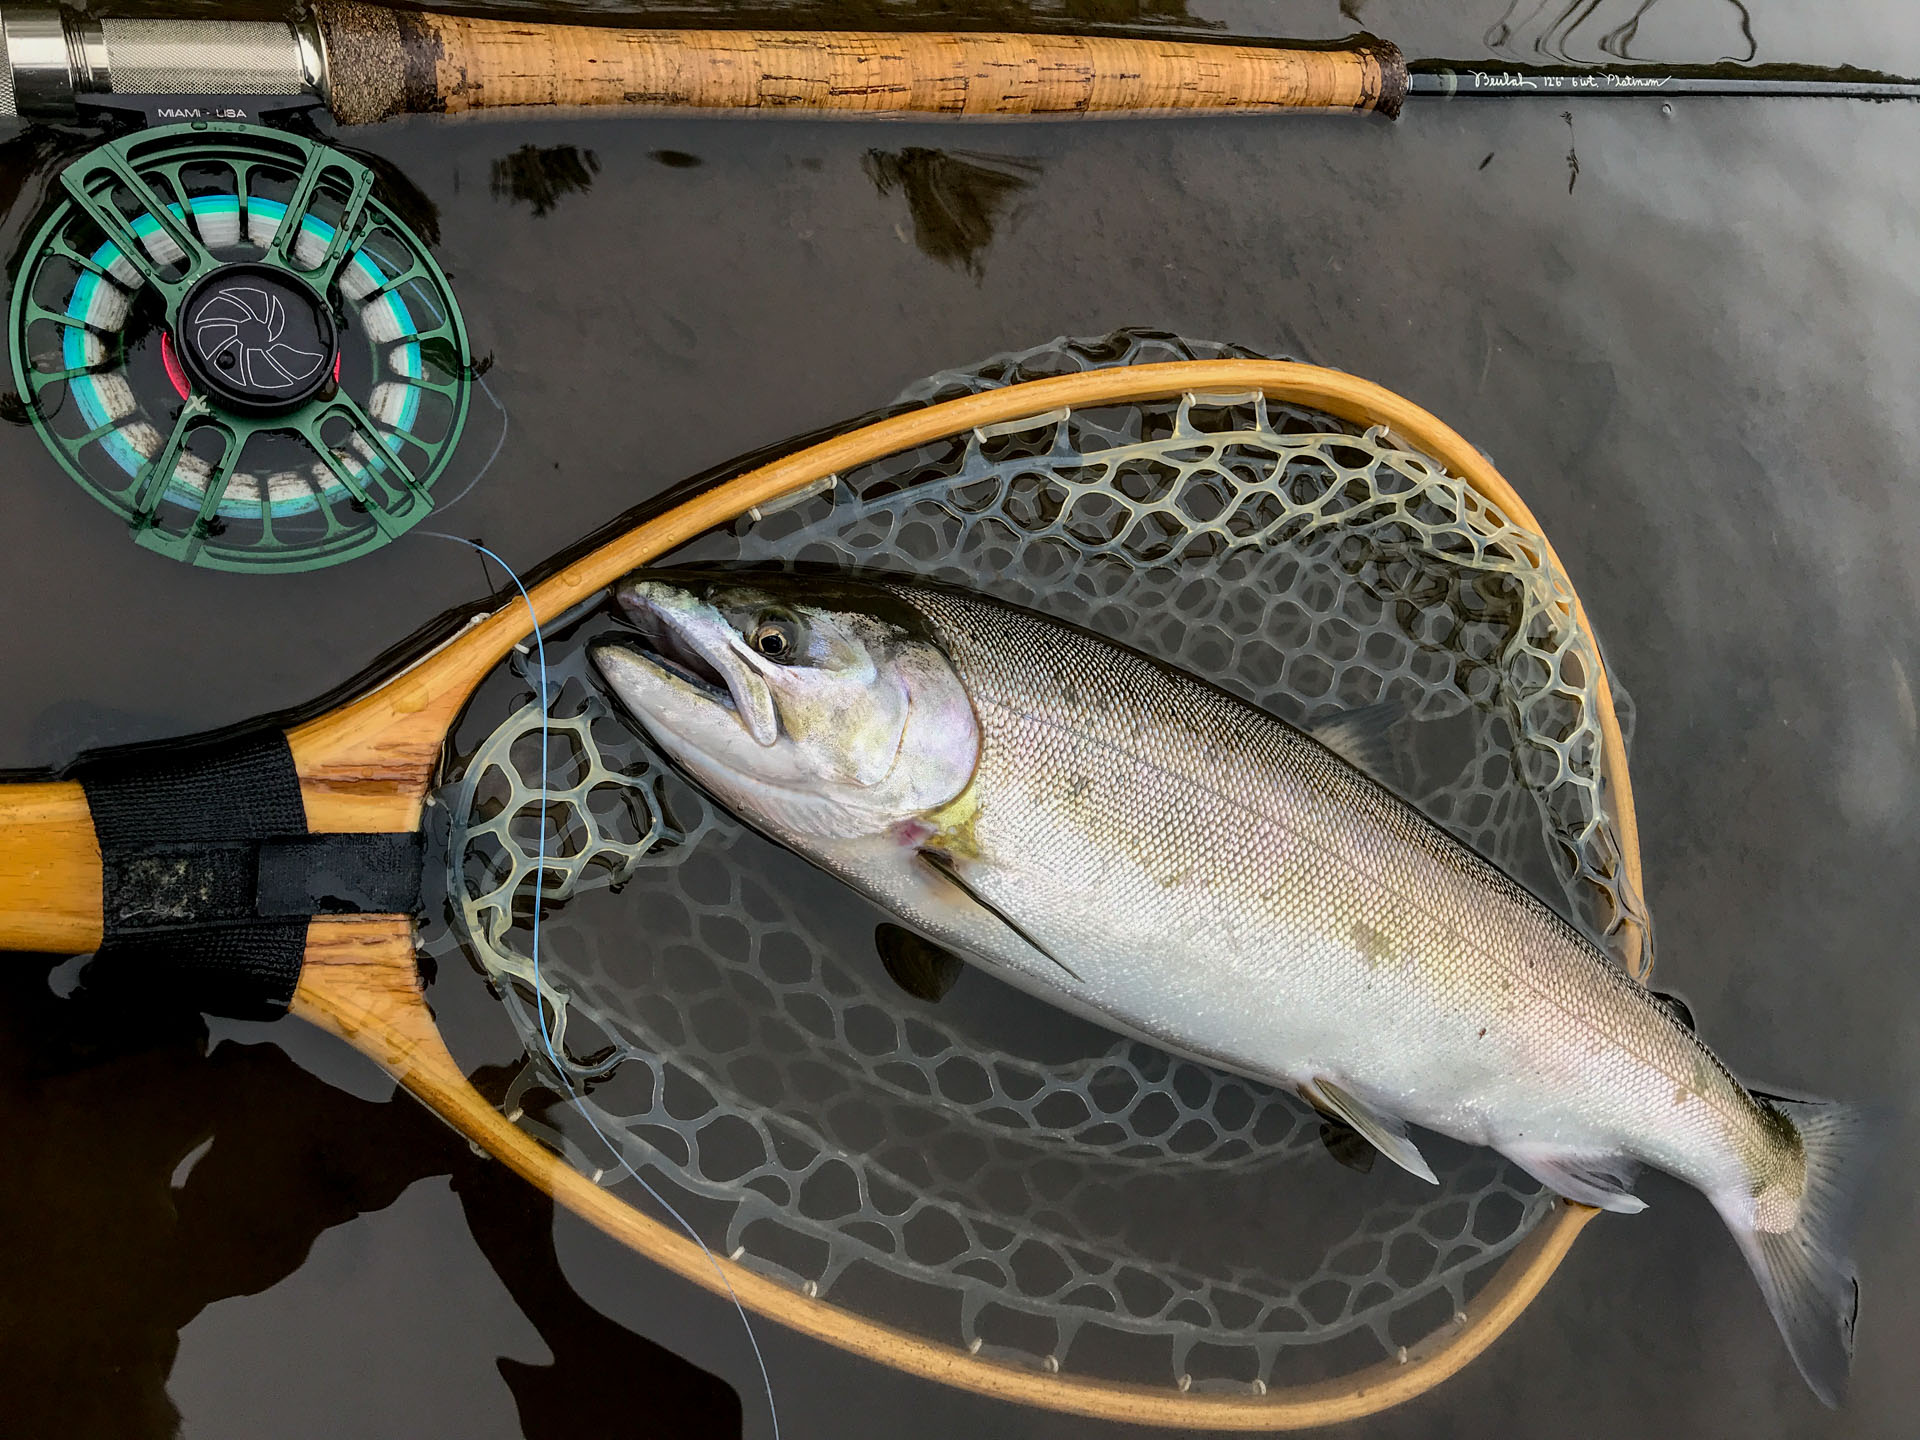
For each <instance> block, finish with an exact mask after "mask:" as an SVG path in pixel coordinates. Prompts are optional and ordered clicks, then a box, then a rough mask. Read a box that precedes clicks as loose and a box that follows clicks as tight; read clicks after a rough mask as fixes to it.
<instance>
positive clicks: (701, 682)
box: [622, 605, 740, 715]
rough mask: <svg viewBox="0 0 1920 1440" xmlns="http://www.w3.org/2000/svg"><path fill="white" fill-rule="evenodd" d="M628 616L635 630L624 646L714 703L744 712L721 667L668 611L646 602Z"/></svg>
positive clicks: (628, 613) (736, 711)
mask: <svg viewBox="0 0 1920 1440" xmlns="http://www.w3.org/2000/svg"><path fill="white" fill-rule="evenodd" d="M627 618H628V619H629V620H631V621H632V622H633V627H634V629H633V634H632V635H630V636H624V637H622V638H623V639H625V640H626V642H627V643H626V644H625V645H624V646H623V647H622V648H623V649H625V650H626V651H627V652H628V653H629V654H631V655H635V656H638V657H639V658H640V659H642V660H645V661H646V662H647V663H648V664H650V665H652V666H654V668H656V669H659V670H664V671H666V672H667V674H669V675H671V676H673V678H674V679H676V680H678V681H680V683H681V684H683V685H686V686H689V687H691V688H692V689H694V690H696V691H698V692H699V693H700V694H701V695H702V696H704V697H705V698H706V699H708V700H711V701H712V702H713V703H714V704H716V705H724V706H725V707H726V708H727V709H729V710H731V711H733V712H734V713H735V714H736V715H737V714H739V713H740V707H739V705H737V704H736V703H735V702H734V698H733V690H732V689H731V687H730V686H729V685H728V683H727V677H726V676H725V675H724V674H723V673H722V672H721V670H720V668H719V666H717V665H715V664H714V663H713V661H711V660H709V659H708V658H707V656H706V654H705V652H703V651H702V650H701V649H700V648H699V646H697V645H695V644H694V643H693V642H692V641H691V640H689V639H688V638H687V637H686V636H684V635H682V634H681V633H680V631H679V630H678V629H677V628H676V627H675V626H674V625H673V623H672V622H671V621H670V620H669V619H668V618H667V617H666V615H665V614H663V613H662V612H661V611H660V610H658V609H656V608H655V607H654V606H652V605H646V606H642V607H640V608H638V609H637V610H636V609H629V610H628V611H627Z"/></svg>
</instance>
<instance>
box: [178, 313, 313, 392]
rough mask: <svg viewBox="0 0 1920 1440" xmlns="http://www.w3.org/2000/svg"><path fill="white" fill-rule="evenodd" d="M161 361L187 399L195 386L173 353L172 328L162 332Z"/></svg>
mask: <svg viewBox="0 0 1920 1440" xmlns="http://www.w3.org/2000/svg"><path fill="white" fill-rule="evenodd" d="M160 363H161V364H162V365H164V366H166V367H167V379H169V380H170V381H172V382H173V388H174V391H175V393H176V394H178V395H179V396H180V398H181V399H182V400H185V399H186V398H187V397H188V396H189V395H191V394H192V393H193V387H192V386H191V385H189V384H188V383H187V372H186V370H185V368H184V367H182V365H181V364H180V357H179V356H178V355H176V354H174V353H173V332H172V331H170V330H162V331H161V332H160ZM333 383H334V384H335V385H338V384H339V383H340V357H339V355H338V354H336V355H335V356H334V357H333Z"/></svg>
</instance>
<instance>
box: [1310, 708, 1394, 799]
mask: <svg viewBox="0 0 1920 1440" xmlns="http://www.w3.org/2000/svg"><path fill="white" fill-rule="evenodd" d="M1406 717H1407V707H1406V706H1404V705H1402V704H1401V703H1400V702H1399V701H1398V700H1380V701H1376V702H1375V703H1374V704H1372V705H1362V706H1360V707H1359V708H1358V709H1354V710H1342V711H1340V712H1339V713H1338V714H1337V715H1329V716H1327V717H1326V719H1324V720H1317V721H1315V722H1314V723H1313V724H1312V725H1309V726H1308V727H1307V733H1308V734H1309V735H1311V736H1312V737H1313V738H1314V739H1316V740H1318V741H1319V742H1320V743H1321V744H1322V745H1324V746H1326V747H1327V748H1328V749H1329V750H1331V751H1333V753H1334V754H1336V755H1338V756H1339V757H1340V758H1341V759H1342V760H1344V761H1346V762H1347V763H1348V764H1349V765H1351V766H1353V767H1354V769H1356V770H1362V771H1365V772H1366V773H1367V774H1368V775H1371V776H1372V777H1373V778H1374V779H1376V780H1379V781H1382V782H1385V783H1388V784H1395V783H1398V781H1399V778H1400V774H1401V771H1402V769H1403V766H1402V763H1401V755H1400V747H1399V746H1397V745H1395V744H1394V742H1393V737H1392V735H1391V734H1390V733H1389V732H1390V731H1391V730H1392V729H1393V727H1394V726H1395V725H1398V724H1399V723H1400V722H1401V721H1402V720H1404V719H1406Z"/></svg>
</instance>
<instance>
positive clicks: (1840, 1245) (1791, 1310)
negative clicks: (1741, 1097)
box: [1714, 1097, 1878, 1407]
mask: <svg viewBox="0 0 1920 1440" xmlns="http://www.w3.org/2000/svg"><path fill="white" fill-rule="evenodd" d="M1761 1103H1762V1104H1764V1105H1765V1106H1766V1107H1767V1109H1768V1110H1770V1111H1772V1112H1773V1114H1774V1115H1775V1116H1777V1117H1779V1119H1780V1120H1783V1121H1784V1122H1785V1123H1786V1125H1788V1126H1790V1127H1791V1129H1792V1138H1789V1139H1785V1144H1786V1146H1787V1148H1788V1149H1789V1151H1791V1150H1792V1149H1793V1148H1794V1140H1797V1141H1798V1149H1799V1152H1800V1154H1801V1156H1802V1157H1803V1158H1804V1161H1805V1178H1804V1180H1803V1181H1802V1184H1801V1188H1800V1193H1799V1195H1798V1196H1797V1197H1795V1196H1792V1195H1789V1194H1782V1193H1781V1192H1782V1190H1783V1189H1784V1187H1783V1186H1782V1185H1781V1183H1780V1182H1778V1181H1775V1182H1773V1183H1772V1184H1770V1185H1768V1186H1767V1187H1766V1188H1765V1189H1762V1190H1761V1191H1760V1193H1759V1194H1758V1195H1757V1196H1756V1195H1754V1194H1752V1193H1751V1192H1750V1191H1749V1190H1747V1189H1745V1188H1744V1187H1743V1189H1742V1190H1741V1192H1740V1193H1739V1194H1737V1195H1730V1196H1715V1197H1714V1204H1715V1206H1716V1208H1718V1209H1719V1211H1720V1213H1721V1215H1722V1217H1723V1218H1725V1220H1726V1221H1727V1224H1728V1227H1729V1228H1730V1229H1731V1230H1732V1231H1733V1238H1734V1239H1735V1241H1737V1242H1738V1243H1739V1246H1740V1253H1741V1254H1743V1255H1745V1256H1746V1257H1747V1264H1748V1265H1750V1266H1752V1267H1753V1274H1754V1278H1755V1279H1756V1280H1758V1281H1759V1282H1760V1293H1761V1294H1762V1295H1764V1296H1765V1297H1766V1301H1767V1309H1768V1310H1770V1311H1772V1312H1773V1320H1774V1323H1775V1324H1776V1325H1778V1326H1779V1327H1780V1334H1781V1337H1782V1338H1783V1339H1785V1341H1786V1342H1787V1350H1788V1351H1789V1352H1790V1353H1791V1354H1792V1356H1793V1363H1794V1364H1795V1365H1797V1366H1799V1368H1800V1374H1801V1376H1802V1378H1804V1379H1805V1380H1806V1382H1807V1385H1808V1387H1809V1388H1810V1389H1811V1390H1812V1391H1813V1393H1814V1394H1815V1395H1817V1396H1819V1397H1820V1399H1821V1401H1822V1402H1823V1403H1824V1404H1826V1405H1828V1406H1832V1407H1838V1406H1839V1404H1840V1402H1841V1400H1842V1399H1843V1398H1844V1397H1845V1395H1846V1390H1847V1374H1848V1372H1849V1370H1851V1369H1852V1366H1853V1326H1854V1320H1855V1318H1856V1316H1857V1315H1858V1313H1859V1309H1860V1282H1859V1279H1858V1277H1857V1276H1856V1274H1855V1271H1854V1265H1853V1243H1852V1241H1853V1226H1854V1221H1855V1218H1856V1216H1857V1214H1858V1211H1859V1202H1860V1198H1861V1195H1862V1193H1863V1192H1864V1190H1865V1182H1866V1171H1867V1168H1868V1161H1869V1160H1870V1159H1871V1157H1872V1154H1873V1149H1874V1144H1873V1142H1874V1138H1875V1134H1876V1132H1877V1130H1878V1126H1877V1125H1876V1124H1875V1119H1874V1115H1873V1113H1872V1112H1871V1111H1868V1110H1865V1109H1862V1108H1861V1107H1859V1106H1853V1105H1836V1104H1832V1103H1830V1102H1827V1101H1809V1100H1781V1099H1776V1098H1773V1097H1768V1098H1767V1099H1765V1100H1763V1101H1762V1102H1761ZM1796 1168H1797V1167H1796ZM1789 1207H1790V1208H1789ZM1782 1211H1785V1212H1786V1213H1784V1214H1783V1213H1780V1212H1782ZM1782 1222H1785V1223H1784V1227H1782Z"/></svg>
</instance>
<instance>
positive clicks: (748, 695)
mask: <svg viewBox="0 0 1920 1440" xmlns="http://www.w3.org/2000/svg"><path fill="white" fill-rule="evenodd" d="M616 596H617V599H618V600H619V603H620V608H621V611H622V612H623V613H624V614H625V616H626V618H627V620H628V622H629V623H630V624H631V625H632V627H633V629H632V631H631V632H630V633H629V634H628V635H625V636H622V637H621V639H622V642H623V643H621V644H618V645H610V646H606V647H602V648H605V649H609V650H618V651H620V652H621V653H623V654H624V655H625V656H626V657H627V658H628V659H629V660H630V661H635V662H641V663H644V664H645V665H646V666H648V667H650V668H651V669H652V670H653V671H654V672H656V673H657V674H658V675H659V676H660V677H661V678H662V679H664V680H665V681H666V682H667V683H668V684H669V685H673V686H677V687H678V688H680V689H681V690H682V692H683V693H684V692H691V693H692V695H693V697H695V698H697V699H700V700H704V701H706V702H707V703H709V704H712V705H715V706H718V707H720V708H721V709H724V710H726V711H728V712H729V713H730V714H732V715H733V716H734V718H735V719H736V720H737V721H738V722H739V723H740V725H741V727H742V728H743V729H745V730H746V732H747V733H748V734H749V735H751V736H752V737H753V739H754V741H755V742H756V743H757V744H759V745H762V746H767V745H772V744H773V743H774V742H775V741H776V740H778V739H779V736H780V722H779V718H778V716H777V715H776V713H775V710H774V703H773V692H772V691H771V689H769V688H768V685H767V682H766V681H765V680H764V679H762V678H761V676H760V675H759V674H757V673H756V671H755V668H754V666H753V664H752V663H751V659H750V658H749V657H750V656H751V653H752V652H750V651H747V650H746V647H745V645H744V643H743V642H742V641H741V640H740V638H739V636H738V634H737V633H736V632H735V631H734V629H733V627H732V626H731V625H729V624H728V623H727V621H726V620H725V619H724V618H723V617H722V616H721V614H720V613H719V612H718V611H717V610H715V609H714V608H713V607H712V606H711V605H708V604H706V603H705V602H704V601H701V600H700V599H698V598H697V597H695V596H694V595H693V594H691V593H689V592H688V591H685V590H682V589H679V588H677V587H675V586H672V585H669V584H665V583H663V582H661V581H654V580H636V581H629V582H628V583H627V584H625V585H622V586H621V587H620V589H619V590H618V592H616ZM600 669H601V671H602V673H603V674H607V675H608V678H609V679H610V680H611V679H613V676H612V675H611V673H609V667H608V666H607V665H606V664H602V665H601V666H600ZM616 688H617V687H616ZM627 698H628V700H629V703H631V704H637V705H638V706H639V708H641V709H643V710H644V709H647V708H649V707H647V706H646V705H645V703H644V700H642V699H641V698H640V697H636V696H628V697H627Z"/></svg>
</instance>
